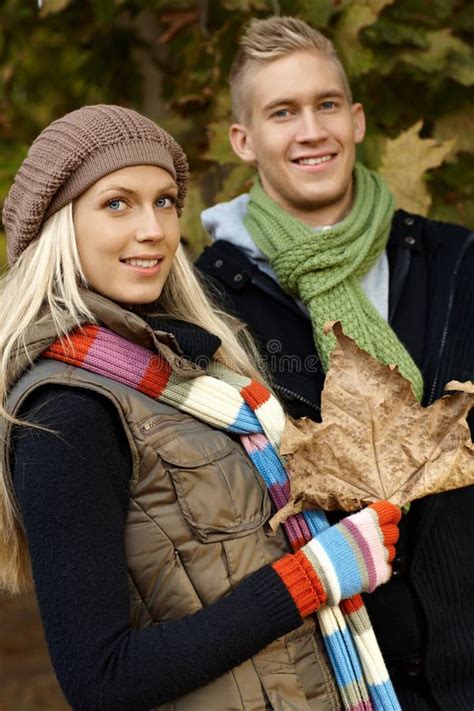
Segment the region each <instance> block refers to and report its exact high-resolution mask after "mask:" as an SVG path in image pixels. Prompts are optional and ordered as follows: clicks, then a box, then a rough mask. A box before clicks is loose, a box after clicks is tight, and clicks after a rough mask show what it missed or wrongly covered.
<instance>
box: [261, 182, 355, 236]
mask: <svg viewBox="0 0 474 711" xmlns="http://www.w3.org/2000/svg"><path fill="white" fill-rule="evenodd" d="M261 180H262V179H261ZM262 187H263V189H264V191H265V192H266V193H267V195H268V197H270V198H271V199H272V200H273V201H274V202H275V203H276V204H277V205H278V206H279V207H281V208H282V209H283V210H285V211H286V212H287V213H288V214H289V215H291V216H292V217H296V218H297V219H298V220H301V222H303V223H304V224H305V225H307V226H308V227H312V228H317V227H330V226H332V225H335V224H336V223H338V222H342V220H343V219H344V218H345V217H347V215H348V214H349V212H350V210H351V207H352V198H353V187H352V185H351V188H350V190H348V191H347V194H346V195H344V196H343V197H342V198H339V199H338V200H334V201H332V202H329V203H327V204H319V205H317V204H315V205H314V208H311V205H307V206H303V205H302V206H301V207H299V206H298V205H295V204H292V203H290V202H289V201H287V200H285V199H284V198H282V197H281V196H278V195H274V194H273V191H272V190H271V189H269V186H266V185H265V181H262Z"/></svg>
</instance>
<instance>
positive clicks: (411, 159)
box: [379, 121, 455, 215]
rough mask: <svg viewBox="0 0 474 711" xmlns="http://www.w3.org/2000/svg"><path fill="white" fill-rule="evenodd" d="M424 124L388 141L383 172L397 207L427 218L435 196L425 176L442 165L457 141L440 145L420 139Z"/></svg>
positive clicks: (412, 127) (444, 142)
mask: <svg viewBox="0 0 474 711" xmlns="http://www.w3.org/2000/svg"><path fill="white" fill-rule="evenodd" d="M421 127H422V121H418V122H417V123H415V124H414V125H413V126H411V127H410V128H409V129H407V130H406V131H404V132H403V133H401V134H400V135H399V136H397V138H394V139H392V140H387V141H386V143H385V151H384V154H383V156H382V161H381V164H380V168H379V173H380V175H381V176H382V177H383V178H384V179H385V180H386V181H387V183H388V185H389V187H390V189H391V190H392V192H393V194H394V195H395V200H396V203H397V207H400V208H403V209H404V210H407V211H408V212H415V213H418V214H420V215H426V214H427V213H428V209H429V207H430V205H431V196H430V194H429V192H428V189H427V187H426V184H425V180H424V174H425V171H427V170H429V169H430V168H436V167H437V166H439V165H441V163H442V162H443V161H444V159H445V158H446V156H447V155H448V154H449V153H450V151H451V150H452V148H453V146H454V142H455V139H451V140H447V141H442V142H439V141H437V140H435V139H433V138H420V136H419V133H420V130H421Z"/></svg>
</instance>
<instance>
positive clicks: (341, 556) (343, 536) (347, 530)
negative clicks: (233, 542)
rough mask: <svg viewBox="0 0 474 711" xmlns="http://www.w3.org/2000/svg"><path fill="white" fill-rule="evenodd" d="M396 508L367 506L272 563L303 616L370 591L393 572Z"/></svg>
mask: <svg viewBox="0 0 474 711" xmlns="http://www.w3.org/2000/svg"><path fill="white" fill-rule="evenodd" d="M399 521H400V509H398V508H397V507H396V506H394V505H393V504H391V503H389V502H388V501H379V502H377V503H374V504H370V505H369V506H367V507H366V508H365V509H363V510H362V511H359V512H358V513H356V514H353V515H352V516H347V518H345V519H343V520H342V521H340V522H339V523H338V524H336V525H334V526H331V527H330V528H328V529H326V531H324V532H323V533H321V534H319V535H318V536H316V537H314V538H312V539H311V540H310V541H309V542H308V543H307V544H306V545H305V546H303V547H302V548H301V549H300V550H299V551H297V552H296V553H290V554H288V555H286V556H284V557H283V558H280V559H279V560H277V561H276V562H275V563H273V568H274V569H275V571H276V572H277V573H278V575H279V576H280V578H281V579H282V580H283V582H284V583H285V585H286V587H287V588H288V591H289V592H290V595H291V596H292V598H293V600H294V602H295V604H296V606H297V607H298V610H299V612H300V614H301V616H302V617H306V616H307V615H310V614H313V613H314V612H316V611H317V610H318V609H319V608H320V607H321V606H322V605H325V604H327V605H337V604H339V602H340V601H341V600H345V599H346V598H350V597H352V596H353V595H356V594H357V593H361V592H372V591H373V590H375V588H376V587H378V585H381V584H382V583H385V582H387V580H388V579H389V578H390V575H391V574H392V566H391V565H390V562H391V561H392V560H393V558H394V557H395V543H396V542H397V541H398V535H399V532H398V527H397V525H398V522H399Z"/></svg>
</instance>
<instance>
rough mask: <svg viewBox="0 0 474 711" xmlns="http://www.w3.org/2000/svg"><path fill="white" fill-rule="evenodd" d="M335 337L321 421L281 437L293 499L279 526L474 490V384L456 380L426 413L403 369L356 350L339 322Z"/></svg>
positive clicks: (293, 425) (298, 425)
mask: <svg viewBox="0 0 474 711" xmlns="http://www.w3.org/2000/svg"><path fill="white" fill-rule="evenodd" d="M333 332H334V335H335V336H336V339H337V347H336V349H335V350H334V351H333V353H332V355H331V360H330V369H329V371H328V373H327V376H326V382H325V386H324V390H323V394H322V400H321V414H322V422H321V423H317V422H313V421H312V420H310V419H309V418H306V417H304V418H302V419H300V420H293V421H292V422H289V424H288V425H287V428H286V429H285V432H284V434H283V439H282V442H281V448H280V453H281V454H282V455H284V456H285V457H286V462H287V466H288V470H289V472H290V475H291V499H290V504H289V505H288V508H286V507H285V509H282V512H283V513H281V512H279V513H278V514H277V516H276V517H275V520H274V521H273V524H274V523H281V521H282V520H285V518H286V517H287V516H288V515H290V514H291V513H295V512H297V511H298V510H300V511H301V510H302V509H308V508H323V509H325V510H333V509H344V510H346V511H352V510H354V509H358V508H360V507H361V506H364V505H366V504H368V503H370V502H372V501H377V500H380V499H388V500H389V501H391V502H392V503H394V504H396V505H398V506H403V505H404V504H406V503H407V502H409V501H413V500H414V499H417V498H421V497H423V496H428V495H429V494H434V493H438V492H440V491H447V490H449V489H457V488H461V487H464V486H468V485H470V484H473V483H474V445H473V444H472V442H471V435H470V432H469V427H468V425H467V422H466V416H467V414H468V412H469V410H470V409H471V407H473V406H474V384H473V383H458V382H455V381H453V382H451V383H449V384H448V385H447V387H446V389H447V390H455V391H456V392H455V393H454V394H452V395H449V396H446V397H443V398H441V399H439V400H437V401H436V402H435V403H434V404H433V405H430V407H427V408H424V407H422V406H421V405H420V404H419V403H418V401H417V400H416V399H415V397H414V395H413V392H412V389H411V385H410V383H409V382H408V381H407V380H405V378H403V377H402V375H400V373H399V371H398V368H395V367H392V366H386V365H383V364H382V363H379V362H378V361H376V360H375V359H374V358H372V357H371V356H369V355H368V353H365V351H363V350H361V349H360V348H358V346H357V345H356V344H355V342H354V341H352V340H351V339H350V338H348V337H347V336H345V335H344V333H343V331H342V328H341V325H340V323H336V324H335V325H334V326H333ZM273 524H272V525H273Z"/></svg>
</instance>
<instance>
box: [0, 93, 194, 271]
mask: <svg viewBox="0 0 474 711" xmlns="http://www.w3.org/2000/svg"><path fill="white" fill-rule="evenodd" d="M131 165H156V166H158V167H160V168H164V170H167V171H168V173H169V174H170V175H171V176H172V177H173V179H174V180H175V181H176V184H177V186H178V197H177V203H176V206H177V209H178V213H180V212H181V209H182V207H183V202H184V198H185V195H186V188H187V184H188V178H189V171H188V163H187V160H186V156H185V154H184V152H183V150H182V149H181V147H180V146H179V145H178V144H177V143H176V141H175V140H174V139H173V138H172V137H171V136H170V135H169V133H167V132H166V131H164V130H163V129H162V128H160V127H159V126H157V125H156V124H155V123H154V122H153V121H151V120H150V119H148V118H145V116H142V115H141V114H139V113H137V112H136V111H132V110H131V109H125V108H123V107H121V106H109V105H106V104H98V105H96V106H84V107H83V108H82V109H78V110H77V111H72V112H71V113H69V114H66V116H63V117H62V118H60V119H58V120H57V121H53V123H51V124H50V125H49V126H47V127H46V128H45V129H44V130H43V131H42V132H41V133H40V135H39V136H38V138H37V139H36V140H35V141H34V142H33V144H32V145H31V148H30V150H29V151H28V155H27V156H26V158H25V160H24V161H23V163H22V165H21V167H20V169H19V171H18V173H17V174H16V177H15V180H14V182H13V185H12V187H11V188H10V191H9V193H8V195H7V197H6V200H5V205H4V208H3V224H4V226H5V232H6V235H7V243H8V260H9V262H10V265H11V264H13V263H14V262H15V261H16V260H17V259H18V257H19V256H20V254H21V253H22V252H23V250H24V249H25V248H26V247H27V246H28V245H29V244H30V242H32V240H34V239H35V237H37V236H38V234H39V232H40V230H41V227H42V225H43V223H44V222H45V220H47V219H48V218H49V217H51V215H54V213H55V212H57V211H58V210H60V209H61V208H62V207H64V205H67V203H68V202H70V201H71V200H74V199H75V198H77V197H79V195H81V194H82V193H83V192H84V191H85V190H87V188H89V187H90V186H91V185H93V184H94V183H95V182H97V180H100V178H103V177H104V176H106V175H108V174H109V173H112V172H113V171H114V170H119V169H120V168H125V167H127V166H131Z"/></svg>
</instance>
